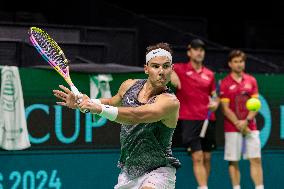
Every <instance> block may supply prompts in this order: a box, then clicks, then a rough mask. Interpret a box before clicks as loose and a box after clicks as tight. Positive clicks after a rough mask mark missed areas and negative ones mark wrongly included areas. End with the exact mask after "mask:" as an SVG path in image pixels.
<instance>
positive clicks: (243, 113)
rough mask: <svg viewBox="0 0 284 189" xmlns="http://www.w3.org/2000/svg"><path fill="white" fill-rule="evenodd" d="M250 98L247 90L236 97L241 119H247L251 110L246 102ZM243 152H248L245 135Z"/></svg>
mask: <svg viewBox="0 0 284 189" xmlns="http://www.w3.org/2000/svg"><path fill="white" fill-rule="evenodd" d="M249 98H250V95H249V94H247V93H246V92H242V93H241V94H239V95H237V96H236V97H235V107H236V111H235V113H236V116H237V118H238V119H239V120H245V119H246V117H247V115H248V113H249V111H248V109H247V108H246V102H247V100H248V99H249ZM241 151H242V154H245V153H246V136H245V135H243V138H242V149H241Z"/></svg>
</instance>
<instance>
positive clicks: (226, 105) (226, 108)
mask: <svg viewBox="0 0 284 189" xmlns="http://www.w3.org/2000/svg"><path fill="white" fill-rule="evenodd" d="M229 104H230V101H229V99H226V98H222V99H221V107H222V111H223V114H224V116H225V117H226V118H227V119H229V120H230V121H231V122H232V123H233V124H234V125H235V126H236V125H237V123H238V121H239V119H238V118H237V116H236V114H235V113H234V112H233V111H232V110H231V108H230V106H229ZM237 129H239V128H237ZM239 130H240V129H239Z"/></svg>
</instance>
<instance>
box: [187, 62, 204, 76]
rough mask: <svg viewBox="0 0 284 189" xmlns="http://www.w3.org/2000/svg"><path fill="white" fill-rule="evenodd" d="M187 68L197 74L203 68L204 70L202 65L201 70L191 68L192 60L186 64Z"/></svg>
mask: <svg viewBox="0 0 284 189" xmlns="http://www.w3.org/2000/svg"><path fill="white" fill-rule="evenodd" d="M187 69H188V71H193V72H195V73H197V74H201V73H202V72H203V70H204V66H203V65H202V66H201V70H200V71H196V70H195V69H194V68H193V66H192V62H190V61H189V62H188V64H187Z"/></svg>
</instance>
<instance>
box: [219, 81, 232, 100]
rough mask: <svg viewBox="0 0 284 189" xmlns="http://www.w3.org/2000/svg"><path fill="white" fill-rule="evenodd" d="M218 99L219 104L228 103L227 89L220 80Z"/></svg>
mask: <svg viewBox="0 0 284 189" xmlns="http://www.w3.org/2000/svg"><path fill="white" fill-rule="evenodd" d="M220 99H221V102H230V98H229V95H228V87H227V86H226V83H225V82H224V80H222V81H221V83H220Z"/></svg>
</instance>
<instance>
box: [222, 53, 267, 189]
mask: <svg viewBox="0 0 284 189" xmlns="http://www.w3.org/2000/svg"><path fill="white" fill-rule="evenodd" d="M245 61H246V55H245V53H244V52H242V51H240V50H233V51H231V52H230V54H229V58H228V64H229V67H230V69H231V73H230V74H228V76H226V77H225V78H224V79H223V80H222V82H221V85H220V95H221V105H222V109H223V113H224V115H225V121H224V130H225V160H227V161H229V173H230V177H231V182H232V185H233V189H240V188H241V187H240V170H239V167H238V161H239V160H240V158H241V155H242V154H241V153H242V148H243V147H245V149H246V150H245V152H244V154H243V155H244V158H245V159H249V161H250V171H251V178H252V180H253V182H254V184H255V188H256V189H263V188H264V186H263V175H262V165H261V145H260V139H259V131H258V130H257V127H256V122H255V119H254V118H255V116H256V114H257V113H256V112H252V111H248V110H247V109H246V107H245V102H244V103H243V104H241V101H240V102H237V103H236V102H235V101H236V99H237V98H236V96H238V95H239V96H240V95H241V94H248V95H249V96H250V97H258V87H257V81H256V79H255V78H254V77H253V76H251V75H248V74H246V73H244V69H245ZM238 106H242V107H241V108H237V107H238ZM239 111H240V112H239ZM240 113H244V114H245V115H244V117H245V119H242V120H240V119H239V118H238V114H240ZM243 135H245V138H246V140H245V143H244V144H245V146H242V144H243V143H242V140H243Z"/></svg>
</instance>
